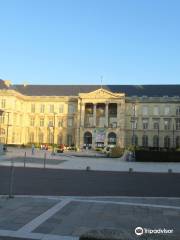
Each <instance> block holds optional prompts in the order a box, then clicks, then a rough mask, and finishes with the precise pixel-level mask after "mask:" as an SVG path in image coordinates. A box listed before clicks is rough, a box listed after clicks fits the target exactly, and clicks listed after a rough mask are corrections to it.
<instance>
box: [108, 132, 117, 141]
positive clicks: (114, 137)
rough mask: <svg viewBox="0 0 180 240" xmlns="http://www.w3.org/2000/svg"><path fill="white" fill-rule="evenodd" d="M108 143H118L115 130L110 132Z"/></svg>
mask: <svg viewBox="0 0 180 240" xmlns="http://www.w3.org/2000/svg"><path fill="white" fill-rule="evenodd" d="M108 144H116V134H115V133H114V132H111V133H109V134H108Z"/></svg>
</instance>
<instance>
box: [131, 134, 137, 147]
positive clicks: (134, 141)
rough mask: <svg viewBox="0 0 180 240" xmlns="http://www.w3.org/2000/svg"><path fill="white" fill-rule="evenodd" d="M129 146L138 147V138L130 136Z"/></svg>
mask: <svg viewBox="0 0 180 240" xmlns="http://www.w3.org/2000/svg"><path fill="white" fill-rule="evenodd" d="M131 144H132V145H135V146H137V145H138V137H137V136H136V135H134V136H132V139H131Z"/></svg>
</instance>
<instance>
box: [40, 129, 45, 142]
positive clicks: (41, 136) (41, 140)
mask: <svg viewBox="0 0 180 240" xmlns="http://www.w3.org/2000/svg"><path fill="white" fill-rule="evenodd" d="M39 143H44V134H43V132H40V133H39Z"/></svg>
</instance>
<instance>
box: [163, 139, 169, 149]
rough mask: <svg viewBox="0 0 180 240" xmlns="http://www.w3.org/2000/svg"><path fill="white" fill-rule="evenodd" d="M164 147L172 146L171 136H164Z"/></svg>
mask: <svg viewBox="0 0 180 240" xmlns="http://www.w3.org/2000/svg"><path fill="white" fill-rule="evenodd" d="M164 147H165V148H170V137H169V136H165V137H164Z"/></svg>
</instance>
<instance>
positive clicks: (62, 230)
mask: <svg viewBox="0 0 180 240" xmlns="http://www.w3.org/2000/svg"><path fill="white" fill-rule="evenodd" d="M0 216H1V218H0V237H1V238H2V239H6V238H3V237H16V238H18V239H44V240H51V239H52V240H53V239H54V240H56V239H57V240H78V239H79V236H80V235H82V234H85V233H86V232H89V231H92V230H101V229H109V230H111V231H115V232H117V234H119V237H120V236H121V237H123V240H132V239H139V238H138V237H137V236H136V235H135V233H134V229H135V228H136V227H137V226H141V227H142V228H149V229H158V228H162V229H163V228H166V229H171V230H173V233H172V234H170V233H169V234H166V235H165V237H166V238H163V239H173V240H175V239H176V240H178V239H179V238H178V236H180V221H179V219H180V199H178V198H137V197H136V198H135V197H131V198H128V197H50V196H49V197H37V196H36V197H31V196H28V197H25V196H19V197H15V198H14V199H7V198H6V197H5V196H1V197H0ZM154 235H155V234H154ZM146 236H148V234H146ZM155 237H157V235H155ZM1 238H0V239H1ZM7 239H8V238H7ZM10 239H11V238H10ZM119 239H120V238H119ZM148 239H149V238H148ZM151 239H152V238H151ZM153 239H159V238H153Z"/></svg>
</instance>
